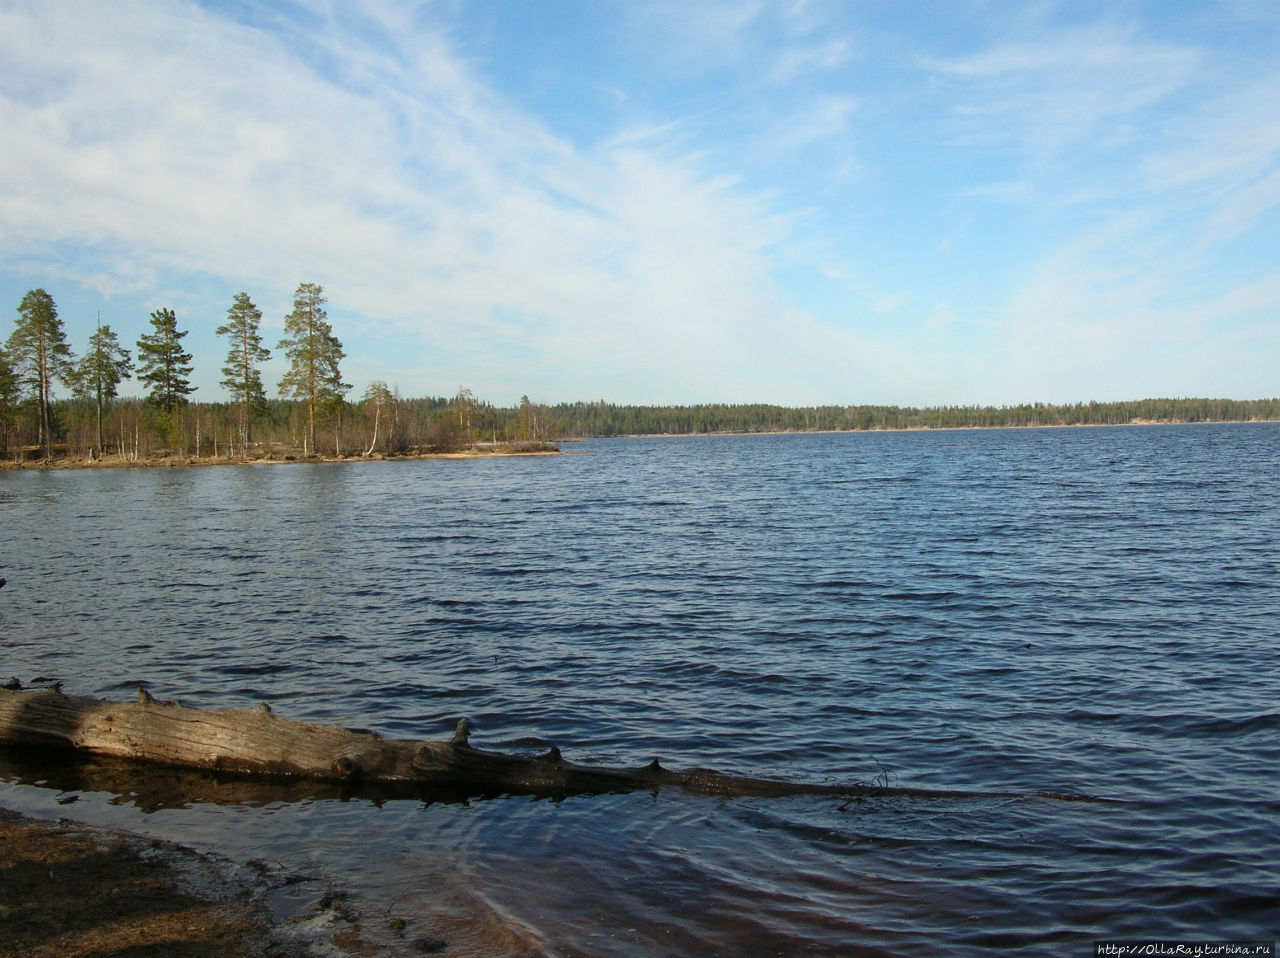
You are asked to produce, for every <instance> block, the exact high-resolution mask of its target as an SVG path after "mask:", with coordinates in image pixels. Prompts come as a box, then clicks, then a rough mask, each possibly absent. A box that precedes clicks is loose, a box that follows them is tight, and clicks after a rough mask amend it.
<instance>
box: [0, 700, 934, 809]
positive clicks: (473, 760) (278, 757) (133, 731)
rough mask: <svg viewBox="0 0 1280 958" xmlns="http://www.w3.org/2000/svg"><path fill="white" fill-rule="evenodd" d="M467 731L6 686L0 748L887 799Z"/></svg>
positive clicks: (323, 774)
mask: <svg viewBox="0 0 1280 958" xmlns="http://www.w3.org/2000/svg"><path fill="white" fill-rule="evenodd" d="M469 730H470V723H469V722H467V720H466V719H463V720H461V721H460V722H459V723H458V732H457V733H456V734H455V735H454V738H453V739H452V740H451V741H403V740H395V739H385V738H383V737H381V736H380V735H377V734H376V733H370V732H353V731H348V730H346V729H341V728H334V727H332V726H327V725H312V724H308V723H305V722H296V721H292V720H290V719H286V718H281V717H279V716H277V715H275V714H274V713H273V712H272V711H271V709H270V708H269V707H268V706H267V705H265V704H263V705H260V706H258V707H257V708H248V709H232V710H213V709H197V708H187V707H184V706H181V705H179V704H178V703H176V702H160V701H158V700H156V699H154V698H152V697H151V696H150V695H149V694H148V693H147V692H145V691H143V690H141V689H139V691H138V699H137V701H136V702H127V703H126V702H110V701H104V700H101V699H92V698H82V697H77V696H68V695H64V694H62V692H61V691H60V690H57V689H36V690H12V689H0V745H8V746H25V747H41V748H53V749H76V750H80V751H83V752H88V753H91V754H95V755H107V756H113V757H117V758H124V759H129V760H132V761H141V762H150V763H155V764H159V765H166V766H171V767H176V768H195V769H204V770H208V771H215V772H223V773H233V774H238V775H254V776H271V777H279V778H295V779H309V780H313V781H322V782H349V783H352V784H360V785H361V786H362V787H364V786H369V785H373V784H378V783H382V784H385V785H387V786H391V787H396V786H399V787H403V786H406V785H413V786H418V787H421V788H423V789H431V788H441V789H447V790H449V791H453V792H456V791H457V790H459V789H475V790H476V791H478V792H487V793H517V794H535V795H557V796H560V795H573V794H584V793H599V792H616V791H630V790H637V789H654V788H661V787H663V786H668V787H670V786H679V787H681V788H685V789H690V790H692V791H697V792H704V793H713V794H720V795H796V794H826V795H845V796H850V797H857V796H862V795H870V794H884V793H885V792H886V790H885V789H883V788H880V787H879V786H872V785H863V784H853V785H816V784H805V783H797V782H785V781H779V780H774V779H764V778H747V777H739V776H732V775H722V774H719V773H717V772H713V771H709V770H707V769H696V768H695V769H689V770H686V771H672V770H669V769H666V768H663V767H662V766H661V765H660V764H659V763H658V761H657V759H654V761H653V762H651V763H649V764H648V765H645V766H642V767H640V768H602V767H595V766H588V765H576V764H574V763H572V762H568V761H566V760H565V759H564V758H563V757H562V756H561V755H560V751H559V749H557V748H552V749H550V751H548V752H547V753H546V754H544V755H540V756H537V757H533V758H529V757H524V756H519V755H509V754H505V753H502V752H490V751H485V750H481V749H477V748H474V747H472V746H471V745H470V743H469V742H468V733H469ZM891 791H893V792H895V793H899V794H901V793H906V792H910V791H912V790H905V789H895V790H891ZM932 794H936V793H932Z"/></svg>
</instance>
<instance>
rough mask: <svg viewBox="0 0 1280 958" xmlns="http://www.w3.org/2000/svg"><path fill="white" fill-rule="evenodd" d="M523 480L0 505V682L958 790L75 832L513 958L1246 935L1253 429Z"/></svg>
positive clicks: (658, 446)
mask: <svg viewBox="0 0 1280 958" xmlns="http://www.w3.org/2000/svg"><path fill="white" fill-rule="evenodd" d="M566 449H568V450H570V451H571V454H568V455H562V456H559V457H552V458H531V459H505V460H462V461H429V462H406V463H391V462H379V463H351V464H333V465H316V466H273V467H263V466H259V467H243V468H242V467H224V468H217V469H172V470H147V471H128V472H125V471H93V472H65V473H43V474H41V473H7V474H0V519H2V521H3V527H4V546H3V552H0V563H2V566H3V568H2V569H0V574H3V575H5V576H7V577H8V579H9V585H8V586H7V587H6V588H5V589H4V590H3V591H2V592H0V616H3V639H2V641H3V650H4V651H3V655H2V656H0V673H2V674H3V675H5V676H7V675H9V674H13V675H17V676H19V677H21V678H24V679H27V680H30V679H31V678H33V677H36V676H51V677H57V678H60V679H62V680H63V681H64V683H65V684H66V687H67V689H68V691H72V692H74V693H76V694H87V695H104V696H109V697H116V698H126V697H128V696H129V695H131V694H132V691H133V689H134V687H135V686H136V685H137V684H138V683H144V684H147V685H149V686H150V687H151V689H152V691H153V692H155V694H157V696H159V697H165V698H168V697H177V698H179V699H181V700H182V701H183V702H184V704H193V705H207V706H217V707H240V706H244V705H248V704H253V703H255V702H257V701H260V700H267V701H270V702H271V703H272V704H273V706H274V708H275V710H276V711H277V712H278V713H280V714H283V715H286V716H288V717H291V718H298V719H306V720H311V721H322V722H330V723H335V724H340V725H346V726H353V727H361V728H370V729H376V730H378V731H380V732H383V733H385V734H387V735H390V736H395V737H415V738H421V737H433V738H434V737H445V736H447V734H448V732H449V731H450V730H451V728H452V725H453V723H454V722H455V721H456V719H457V718H458V717H459V716H461V715H468V716H470V717H471V718H472V719H473V720H474V721H475V722H476V724H477V726H478V729H477V731H476V733H475V734H474V736H473V743H474V744H476V745H478V746H480V747H483V748H496V749H503V750H511V751H521V750H532V749H538V748H544V747H545V745H546V744H548V743H554V744H556V745H559V746H560V747H561V748H562V749H563V750H564V752H565V754H566V756H567V757H568V758H570V759H571V760H574V761H581V762H598V763H604V764H639V763H642V762H647V761H648V760H649V759H651V758H653V757H655V756H660V757H661V758H662V760H663V763H664V764H666V765H668V766H670V767H685V766H692V765H709V766H712V767H715V768H718V769H721V770H724V771H731V772H738V773H750V774H764V775H772V776H781V777H787V778H794V779H801V780H806V781H817V782H825V781H834V782H847V781H863V782H871V781H886V780H887V781H888V782H889V783H890V784H893V785H902V786H919V787H928V788H946V789H965V790H970V791H972V792H973V793H974V794H973V795H972V796H970V797H961V798H947V799H937V798H935V799H930V798H882V799H872V800H867V801H863V802H860V803H855V804H852V805H843V804H842V803H840V802H837V801H832V800H830V799H825V798H815V797H805V798H791V799H735V800H729V801H725V800H718V799H713V798H707V797H701V796H694V795H688V794H683V793H679V792H663V793H661V794H659V795H656V796H654V795H648V794H640V795H623V796H596V797H583V798H575V799H570V800H567V801H564V802H560V803H553V802H547V801H533V800H529V799H524V798H506V799H496V800H487V801H477V802H472V803H470V804H463V805H459V804H430V805H425V806H424V805H423V804H422V803H416V802H390V803H386V804H383V805H381V806H375V805H372V804H369V803H367V802H359V801H354V802H345V803H344V802H337V801H332V802H327V801H321V800H307V801H301V802H298V801H284V800H281V801H277V802H271V803H267V804H265V805H262V804H258V805H250V804H245V805H243V806H238V807H228V806H226V805H217V804H214V803H212V802H209V803H202V802H196V803H188V804H187V805H185V807H180V808H169V809H165V810H160V811H143V810H141V809H142V806H143V805H145V803H143V802H135V803H132V804H131V802H130V800H129V796H128V795H125V796H123V797H120V796H107V797H105V798H102V799H101V800H92V796H84V797H83V800H82V801H81V802H80V803H79V804H78V805H77V808H79V809H82V810H83V814H84V815H85V816H87V817H91V816H93V815H97V816H98V817H99V818H100V819H102V820H104V821H109V823H111V824H126V825H127V826H128V827H132V828H140V829H144V830H147V829H149V830H151V831H153V832H157V833H177V834H180V835H182V836H184V837H185V838H186V839H187V840H191V841H203V842H205V843H207V844H208V845H210V846H214V845H217V846H220V847H224V848H226V847H231V848H232V849H236V848H240V849H249V848H261V847H270V848H272V849H275V853H278V854H279V855H280V856H282V857H286V856H288V855H294V856H301V857H303V858H306V859H308V860H309V861H311V862H314V863H316V864H317V865H318V866H319V867H323V868H325V869H326V870H327V871H328V872H330V873H332V874H333V875H334V876H335V879H336V880H339V881H345V882H346V883H347V884H349V885H353V886H354V887H356V888H357V889H358V890H359V891H361V892H362V893H366V894H368V895H369V896H370V897H371V899H372V898H376V897H378V896H379V895H381V896H383V897H394V898H396V900H397V901H399V902H401V903H402V906H403V907H409V906H410V905H413V906H415V907H416V906H417V905H421V907H423V908H428V907H430V900H431V897H432V889H433V888H434V889H437V890H438V889H439V888H441V887H443V886H442V885H440V884H439V883H440V882H445V881H450V882H452V883H453V885H454V887H455V890H456V889H458V888H462V889H464V890H465V892H466V893H467V894H468V895H471V896H473V897H474V899H475V900H476V901H479V902H482V903H483V907H484V908H486V909H489V911H490V913H491V914H493V915H496V916H498V918H499V919H500V921H501V922H502V923H504V925H505V927H507V928H509V929H510V930H511V932H512V935H513V936H515V937H514V938H513V939H512V940H513V941H523V942H526V943H528V942H533V943H534V944H535V945H536V946H537V947H540V948H541V949H542V950H543V951H544V952H546V953H549V954H557V955H565V956H578V955H715V954H720V955H761V956H763V955H792V954H814V955H847V954H858V953H861V954H894V955H933V954H939V953H965V952H971V951H975V950H981V949H984V948H997V947H1005V946H1009V945H1023V946H1030V948H1031V952H1032V953H1073V954H1074V953H1079V954H1084V953H1086V951H1087V950H1088V949H1090V948H1091V944H1090V943H1091V942H1092V941H1093V940H1094V939H1096V938H1199V939H1224V938H1274V937H1275V935H1276V929H1277V892H1278V889H1280V880H1278V879H1277V872H1276V861H1277V853H1278V852H1280V787H1278V786H1277V782H1278V781H1280V776H1278V770H1280V735H1278V734H1277V733H1278V732H1280V657H1278V656H1277V647H1278V645H1280V426H1277V425H1275V424H1247V425H1229V426H1195V427H1191V426H1186V427H1149V428H1125V429H1087V430H1008V431H965V432H928V433H891V434H849V435H821V436H756V437H708V438H684V439H653V440H639V439H635V440H611V441H597V442H592V443H586V444H582V445H571V446H567V447H566ZM25 781H26V780H22V781H19V780H17V779H15V778H12V777H11V779H10V782H9V784H8V785H0V803H3V804H8V805H10V806H14V807H27V808H33V807H45V806H48V807H50V808H52V807H55V806H53V805H52V804H51V799H50V798H49V797H48V796H47V795H46V793H47V792H49V791H50V790H49V789H41V788H39V787H37V786H34V785H31V784H26V783H25ZM997 792H998V793H1006V794H1003V795H999V796H997V795H994V794H992V793H997ZM1007 793H1011V794H1007ZM54 794H56V792H55V793H54ZM1049 795H1060V796H1074V797H1077V798H1079V799H1081V800H1079V801H1067V800H1064V799H1063V798H1061V797H1048V796H1049ZM42 802H43V803H45V804H44V805H43V806H42V805H41V803H42ZM63 813H65V812H63ZM428 874H430V875H433V876H435V878H434V879H433V882H436V884H430V883H428V884H430V887H427V888H424V887H423V885H424V882H423V880H422V876H424V875H428ZM441 894H443V892H441ZM476 947H477V948H479V947H480V946H476ZM484 947H485V948H490V949H492V948H495V947H496V946H494V945H493V943H492V942H490V943H489V944H488V945H486V946H484ZM504 947H505V946H504ZM522 947H524V945H518V944H512V945H511V946H510V949H511V950H510V953H512V954H515V953H519V952H520V948H522ZM482 953H497V952H496V951H487V952H482Z"/></svg>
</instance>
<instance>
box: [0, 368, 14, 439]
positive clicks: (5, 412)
mask: <svg viewBox="0 0 1280 958" xmlns="http://www.w3.org/2000/svg"><path fill="white" fill-rule="evenodd" d="M17 404H18V377H17V374H15V373H14V371H13V365H12V364H11V363H10V362H9V356H8V355H7V354H6V353H5V351H4V350H3V349H0V453H4V454H7V453H8V452H9V434H10V432H11V431H12V430H13V410H14V407H16V406H17Z"/></svg>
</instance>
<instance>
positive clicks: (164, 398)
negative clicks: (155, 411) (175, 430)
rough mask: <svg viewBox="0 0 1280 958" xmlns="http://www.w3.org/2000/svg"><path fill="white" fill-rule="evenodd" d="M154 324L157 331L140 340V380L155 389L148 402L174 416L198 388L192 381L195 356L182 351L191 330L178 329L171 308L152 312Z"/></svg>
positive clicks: (145, 335)
mask: <svg viewBox="0 0 1280 958" xmlns="http://www.w3.org/2000/svg"><path fill="white" fill-rule="evenodd" d="M151 325H152V327H153V328H154V330H155V331H154V332H152V333H144V334H143V335H142V336H140V337H139V338H138V379H139V380H140V381H141V382H144V383H147V384H149V385H150V386H151V392H150V394H149V395H148V396H147V402H149V403H151V405H153V406H156V407H158V408H160V409H163V410H164V411H165V412H166V413H167V414H168V415H169V416H170V417H172V415H173V413H174V412H175V411H177V409H178V408H179V407H181V406H185V405H186V404H187V397H188V396H190V395H191V394H192V393H193V392H195V391H196V388H197V387H195V386H192V385H191V380H190V378H188V377H190V375H191V370H192V369H193V368H194V367H193V366H192V365H191V354H190V353H185V352H183V351H182V339H183V337H184V336H186V335H187V330H185V329H183V330H179V329H178V317H177V316H175V315H174V312H173V310H171V309H168V308H165V309H157V310H156V311H155V312H154V313H152V314H151Z"/></svg>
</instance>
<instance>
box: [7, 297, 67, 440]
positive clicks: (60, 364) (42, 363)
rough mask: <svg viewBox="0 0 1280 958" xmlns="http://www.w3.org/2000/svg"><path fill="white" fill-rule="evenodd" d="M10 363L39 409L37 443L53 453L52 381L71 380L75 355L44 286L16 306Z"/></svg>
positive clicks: (11, 335) (21, 385)
mask: <svg viewBox="0 0 1280 958" xmlns="http://www.w3.org/2000/svg"><path fill="white" fill-rule="evenodd" d="M7 348H8V353H9V363H10V365H11V366H12V368H13V372H14V374H15V375H16V376H17V377H18V383H19V385H20V387H21V388H23V389H25V390H26V391H28V392H29V393H30V394H31V395H32V396H33V397H34V398H35V400H36V403H37V405H38V406H39V409H40V445H41V446H43V447H44V457H45V459H50V458H52V456H53V420H52V416H51V415H50V412H49V402H50V399H51V398H52V396H53V381H54V380H55V379H57V380H60V381H61V382H63V383H67V382H70V381H71V378H72V376H73V373H74V360H75V357H74V356H72V354H71V347H70V346H68V345H67V335H66V333H65V332H64V331H63V328H62V320H60V319H59V318H58V307H57V306H56V305H54V302H53V297H52V296H50V295H49V294H48V293H46V292H45V291H44V290H43V289H33V290H29V291H28V292H27V294H26V295H25V296H23V297H22V303H21V305H19V306H18V320H17V324H16V325H15V326H14V330H13V332H12V333H11V334H10V336H9V342H8V347H7Z"/></svg>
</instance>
